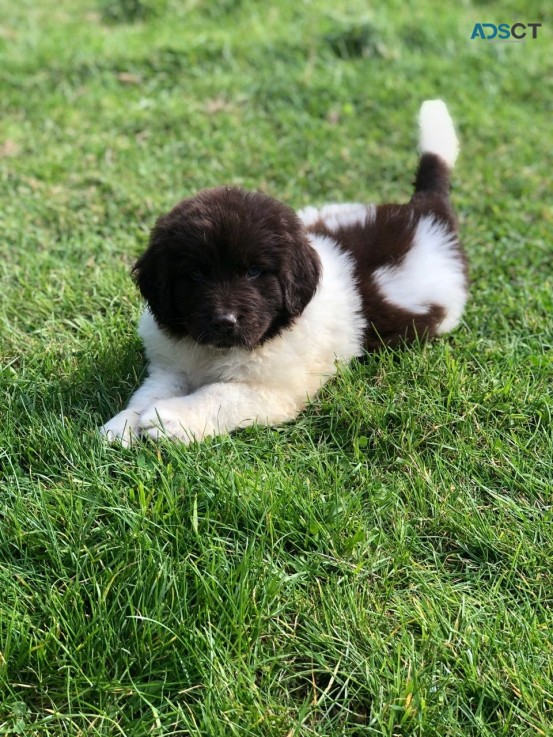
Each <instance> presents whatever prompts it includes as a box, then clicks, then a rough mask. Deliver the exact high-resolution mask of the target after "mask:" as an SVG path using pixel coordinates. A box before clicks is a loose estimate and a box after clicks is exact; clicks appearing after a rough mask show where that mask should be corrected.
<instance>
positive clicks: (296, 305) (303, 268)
mask: <svg viewBox="0 0 553 737" xmlns="http://www.w3.org/2000/svg"><path fill="white" fill-rule="evenodd" d="M289 254H290V255H289V260H288V263H287V264H286V268H285V270H284V273H283V275H282V286H283V292H284V306H285V308H286V310H287V312H288V313H289V315H290V317H297V316H298V315H301V313H302V312H303V311H304V309H305V308H306V307H307V305H308V304H309V302H310V301H311V299H312V297H313V295H314V294H315V290H316V289H317V286H318V284H319V278H320V275H321V262H320V260H319V256H318V254H317V252H316V251H315V249H314V248H313V247H312V246H311V245H310V243H309V241H308V240H307V238H306V237H305V236H304V235H303V234H302V236H301V237H298V238H295V239H294V243H293V244H292V245H291V246H290V247H289Z"/></svg>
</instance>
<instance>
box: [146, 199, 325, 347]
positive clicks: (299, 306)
mask: <svg viewBox="0 0 553 737" xmlns="http://www.w3.org/2000/svg"><path fill="white" fill-rule="evenodd" d="M319 272H320V264H319V259H318V256H317V254H316V253H315V251H314V250H313V248H312V247H311V246H310V245H309V242H308V241H307V239H306V236H305V232H304V229H303V226H302V224H301V223H300V221H299V219H298V217H297V215H296V214H295V212H294V211H293V210H292V209H290V208H289V207H287V206H286V205H283V204H282V203H281V202H278V201H277V200H274V199H272V198H271V197H268V196H266V195H263V194H260V193H255V192H246V191H244V190H242V189H238V188H230V187H218V188H216V189H210V190H204V191H202V192H200V193H199V194H198V195H196V197H193V198H191V199H187V200H183V201H182V202H180V203H179V204H178V205H177V206H176V207H174V208H173V210H171V211H170V212H169V213H168V214H167V215H164V216H162V217H161V218H159V220H158V221H157V223H156V225H155V227H154V229H153V231H152V235H151V238H150V244H149V246H148V249H147V250H146V252H145V253H144V254H143V255H142V256H141V257H140V259H139V260H138V262H137V264H136V266H135V269H134V274H135V277H136V281H137V283H138V286H139V288H140V291H141V292H142V295H143V297H144V298H145V299H146V300H147V302H148V304H149V306H150V309H151V310H152V313H153V315H154V317H155V318H156V321H157V322H158V324H159V325H160V327H162V328H163V329H164V330H165V331H166V332H168V333H169V334H170V335H172V336H174V337H177V338H180V337H185V336H188V337H191V338H193V339H194V340H196V341H197V342H198V343H202V344H205V345H211V346H215V347H217V348H230V347H233V346H237V347H242V348H246V349H249V350H251V349H253V348H255V347H256V346H257V345H260V344H261V343H263V342H264V341H266V340H268V339H269V338H272V337H274V336H275V335H277V334H278V333H279V332H280V331H281V330H282V329H283V328H285V327H286V326H287V325H289V324H290V323H291V322H292V321H293V319H294V318H295V317H297V316H298V315H300V314H301V313H302V312H303V310H304V308H305V306H306V305H307V304H308V302H309V301H310V300H311V298H312V296H313V294H314V292H315V289H316V288H317V283H318V279H319Z"/></svg>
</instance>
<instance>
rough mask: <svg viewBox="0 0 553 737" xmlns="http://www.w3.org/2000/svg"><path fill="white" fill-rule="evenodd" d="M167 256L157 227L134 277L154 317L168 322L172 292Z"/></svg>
mask: <svg viewBox="0 0 553 737" xmlns="http://www.w3.org/2000/svg"><path fill="white" fill-rule="evenodd" d="M167 271H168V264H167V255H166V253H165V248H164V247H163V243H162V238H161V234H160V233H159V231H158V229H157V226H156V227H154V229H153V230H152V234H151V236H150V243H149V245H148V248H147V249H146V250H145V251H144V253H143V254H142V256H140V258H139V259H138V261H137V262H136V264H135V265H134V267H133V270H132V275H133V277H134V280H135V282H136V284H137V285H138V288H139V289H140V293H141V294H142V296H143V297H144V299H145V300H146V302H147V303H148V305H149V307H150V309H151V311H152V313H153V315H154V317H155V318H156V319H157V320H159V321H160V322H166V321H167V320H168V319H169V314H170V299H171V297H170V291H169V289H168V283H167Z"/></svg>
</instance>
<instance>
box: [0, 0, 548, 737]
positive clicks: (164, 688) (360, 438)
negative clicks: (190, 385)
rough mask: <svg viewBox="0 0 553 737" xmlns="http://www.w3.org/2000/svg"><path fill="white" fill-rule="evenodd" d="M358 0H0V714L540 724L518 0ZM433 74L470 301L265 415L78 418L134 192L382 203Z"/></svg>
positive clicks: (533, 259) (62, 720)
mask: <svg viewBox="0 0 553 737" xmlns="http://www.w3.org/2000/svg"><path fill="white" fill-rule="evenodd" d="M368 5H369V4H368V3H366V2H364V1H361V0H348V2H347V3H345V2H344V3H341V2H335V1H332V0H312V1H311V2H305V3H301V2H297V1H294V0H278V1H276V2H273V3H255V2H253V0H252V1H250V0H243V1H242V2H240V0H217V1H215V0H213V1H212V2H208V0H197V1H196V2H182V3H179V2H177V0H166V1H165V2H163V1H162V0H157V2H156V0H102V2H101V4H98V3H97V4H95V3H94V0H90V2H88V3H75V2H70V0H56V1H54V0H32V2H31V0H20V2H18V3H13V2H11V3H10V2H8V0H1V6H2V7H1V11H2V12H1V15H0V18H1V21H0V23H1V25H0V79H1V91H0V95H1V98H0V99H1V105H2V108H3V113H2V117H1V120H0V156H1V158H2V161H1V164H2V169H1V177H0V194H1V199H2V210H1V213H0V222H1V229H2V240H1V245H0V249H1V260H0V274H1V295H2V299H1V303H0V321H1V337H0V339H1V349H0V350H1V358H2V362H1V391H2V399H1V407H2V413H1V414H2V422H1V426H0V464H1V466H2V471H1V473H2V476H1V477H0V479H1V481H0V483H1V485H2V491H1V496H0V734H8V735H12V734H20V735H33V736H34V735H40V736H41V737H42V736H46V735H49V736H51V737H59V736H60V735H72V736H75V737H76V736H77V735H83V736H84V735H87V736H88V735H93V736H96V735H98V736H100V735H105V736H107V735H110V736H112V735H113V737H115V736H118V735H127V736H128V737H142V736H144V737H145V736H146V735H153V736H154V737H155V736H157V737H159V736H161V735H195V736H199V735H207V736H208V737H223V736H224V737H229V736H231V735H236V736H246V735H252V736H256V737H257V736H260V737H261V736H267V737H269V736H270V737H294V736H300V735H301V736H303V735H305V736H306V737H308V736H310V735H321V736H324V737H334V736H335V735H336V736H338V735H348V736H350V737H354V736H355V737H364V736H365V735H373V736H376V735H388V736H390V737H392V735H395V736H407V735H419V736H421V737H434V736H435V737H458V736H461V735H482V736H483V737H488V736H489V737H492V736H493V737H522V736H523V735H524V736H526V735H551V734H553V686H552V684H553V643H552V628H553V613H552V611H553V610H552V604H553V601H552V600H553V581H552V562H553V533H552V529H553V527H552V521H553V520H552V507H551V503H552V446H553V441H552V437H551V426H552V423H551V415H552V403H551V383H548V382H550V380H551V377H552V374H553V372H552V362H551V350H550V349H551V341H552V335H553V325H552V317H551V316H552V309H553V278H552V273H553V270H552V245H551V235H552V225H553V212H552V208H551V189H550V187H551V170H552V165H553V160H552V159H553V151H552V145H553V143H552V142H553V137H552V134H551V120H552V112H553V110H552V108H553V89H552V81H553V65H552V57H551V27H550V26H548V24H547V22H546V20H545V8H546V3H545V2H542V3H540V2H529V1H528V2H524V1H523V2H516V3H515V2H511V1H509V0H507V1H506V2H502V3H499V2H495V0H490V2H485V3H483V2H470V0H462V1H461V2H459V3H456V4H455V5H452V6H451V7H450V9H448V10H445V8H446V5H445V4H444V3H442V2H438V0H427V1H426V2H423V3H414V2H405V1H404V0H392V1H391V2H388V3H380V4H376V3H374V4H370V5H374V7H373V8H372V9H370V10H369V9H368V7H367V6H368ZM377 5H378V6H379V7H377ZM475 21H482V22H485V21H495V22H497V23H499V22H507V21H509V22H514V21H542V22H543V23H544V26H543V28H542V29H541V31H540V35H539V36H538V39H536V40H534V41H531V40H529V41H527V42H526V43H522V44H511V43H495V44H491V43H486V42H482V41H470V40H469V38H470V33H471V31H472V27H473V25H474V23H475ZM427 97H443V98H444V99H446V100H447V102H448V104H449V107H450V110H451V112H452V114H453V116H454V119H455V120H456V122H457V125H458V129H459V132H460V136H461V138H462V156H461V158H460V160H459V164H458V167H457V169H456V174H455V189H454V193H453V197H454V202H455V204H456V206H457V208H458V211H459V213H460V219H461V225H462V232H463V237H464V242H465V244H466V247H467V250H468V253H469V255H470V260H471V263H472V280H473V286H472V301H471V303H470V306H469V308H468V310H467V313H466V319H465V324H464V325H463V326H462V327H461V328H460V329H459V330H458V331H457V332H456V333H455V334H454V335H453V336H451V337H448V338H447V339H445V340H441V341H440V342H437V343H435V344H433V345H431V346H426V347H420V348H414V349H413V350H411V351H409V352H403V353H402V352H393V351H385V352H383V353H382V354H380V355H377V356H370V357H369V358H368V359H367V360H366V361H364V362H361V363H358V364H356V365H354V366H352V367H350V368H346V369H344V371H343V372H342V374H341V375H340V376H339V377H338V378H337V379H336V380H335V381H334V382H332V383H331V384H330V385H329V386H328V387H327V388H326V389H325V390H324V391H323V392H322V394H321V395H320V397H319V399H318V401H317V402H316V403H315V404H314V405H313V406H312V407H311V408H309V409H308V410H307V411H306V412H305V413H304V414H303V416H302V417H301V418H300V419H299V421H298V422H296V423H294V424H292V425H290V426H287V427H282V428H277V429H268V428H254V429H251V430H248V431H243V432H240V433H236V434H235V435H233V436H232V437H230V438H229V437H227V438H221V439H215V440H211V441H208V442H204V443H203V444H201V445H197V446H192V447H189V448H182V447H163V448H156V447H155V446H153V445H148V444H144V445H143V446H140V447H138V448H137V449H133V450H130V451H125V450H123V449H121V448H117V447H105V446H104V445H103V444H102V442H101V441H100V440H99V438H98V437H97V435H96V432H95V428H96V427H97V426H98V425H100V424H101V423H102V422H103V421H105V420H106V419H107V418H109V417H110V416H111V415H112V414H114V413H115V412H116V411H118V410H119V409H120V408H122V406H123V404H124V402H125V401H126V399H127V398H128V396H129V394H130V392H131V391H132V389H133V388H134V387H135V386H136V385H137V383H138V381H139V379H140V376H141V374H142V372H143V359H142V357H141V352H140V345H139V343H138V341H137V339H136V337H135V332H134V325H135V322H136V318H137V315H138V313H139V309H140V305H139V300H138V297H137V294H136V291H135V289H134V287H133V285H132V283H131V280H130V278H129V268H130V266H131V264H132V263H133V260H134V259H135V258H136V256H137V255H138V253H139V252H140V251H141V249H142V248H143V247H144V244H145V240H146V237H147V232H148V229H149V227H150V226H151V225H152V223H153V220H154V218H155V217H156V215H157V214H158V213H160V212H161V211H163V210H164V209H166V208H167V207H169V206H170V205H172V204H174V202H175V201H176V200H178V199H179V198H180V197H182V196H184V195H187V194H190V193H192V192H194V191H195V190H196V189H198V188H200V187H204V186H209V185H215V184H220V183H238V184H242V185H244V186H247V187H251V188H261V189H263V190H265V191H267V192H269V193H270V194H273V195H275V196H277V197H280V198H281V199H283V200H285V201H286V202H288V203H290V204H292V205H294V206H302V205H305V204H308V203H323V202H324V201H327V200H330V201H331V200H335V201H348V200H362V201H368V202H370V201H390V200H403V199H406V198H407V197H408V196H409V194H410V183H411V181H412V178H413V173H414V168H415V165H416V153H415V143H416V131H415V116H416V113H417V110H418V107H419V104H420V102H421V101H422V100H423V99H425V98H427Z"/></svg>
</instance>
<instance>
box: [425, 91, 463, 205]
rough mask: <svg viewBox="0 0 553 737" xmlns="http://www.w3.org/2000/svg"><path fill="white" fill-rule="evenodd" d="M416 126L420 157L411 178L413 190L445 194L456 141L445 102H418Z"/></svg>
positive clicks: (447, 189)
mask: <svg viewBox="0 0 553 737" xmlns="http://www.w3.org/2000/svg"><path fill="white" fill-rule="evenodd" d="M419 130H420V133H419V148H420V152H421V157H420V161H419V167H418V169H417V176H416V178H415V194H417V193H419V192H426V193H432V194H439V195H442V196H445V197H447V196H448V194H449V188H450V174H451V170H452V169H453V166H454V164H455V161H456V160H457V154H458V153H459V141H458V140H457V135H456V133H455V128H454V127H453V121H452V120H451V116H450V114H449V112H448V110H447V107H446V105H445V102H442V100H426V102H423V103H422V106H421V109H420V112H419Z"/></svg>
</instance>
